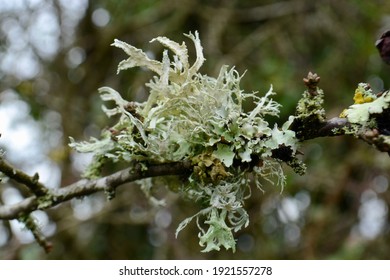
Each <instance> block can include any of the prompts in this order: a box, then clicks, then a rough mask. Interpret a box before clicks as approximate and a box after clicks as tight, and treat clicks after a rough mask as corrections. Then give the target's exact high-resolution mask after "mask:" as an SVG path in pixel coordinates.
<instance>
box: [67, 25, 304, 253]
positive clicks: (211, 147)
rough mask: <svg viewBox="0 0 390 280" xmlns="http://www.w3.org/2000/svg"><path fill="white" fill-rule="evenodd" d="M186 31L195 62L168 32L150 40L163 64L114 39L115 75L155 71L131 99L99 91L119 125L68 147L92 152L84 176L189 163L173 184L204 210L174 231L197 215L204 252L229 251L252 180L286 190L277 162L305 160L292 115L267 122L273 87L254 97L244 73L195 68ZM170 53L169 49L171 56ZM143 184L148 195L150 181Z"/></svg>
mask: <svg viewBox="0 0 390 280" xmlns="http://www.w3.org/2000/svg"><path fill="white" fill-rule="evenodd" d="M185 36H186V37H187V38H189V39H190V40H191V41H192V42H193V43H194V45H195V50H196V60H195V62H194V63H193V64H192V65H191V64H190V63H189V57H188V50H187V46H186V44H185V43H184V42H183V43H181V44H179V43H176V42H174V41H171V40H170V39H168V38H166V37H157V38H156V39H153V40H152V42H159V43H161V44H162V45H163V46H164V47H166V48H167V50H165V51H164V52H163V57H162V61H161V62H160V61H156V60H152V59H150V58H148V57H147V55H146V54H145V53H144V52H143V51H142V50H140V49H137V48H135V47H133V46H131V45H129V44H127V43H125V42H122V41H119V40H115V41H114V43H113V46H116V47H119V48H121V49H123V50H124V51H125V52H126V53H127V54H128V55H129V58H128V59H126V60H123V61H122V62H120V63H119V66H118V72H119V71H122V70H125V69H128V68H132V67H145V68H147V69H149V70H151V71H153V72H154V73H155V74H156V76H154V77H153V78H152V79H151V80H150V81H149V82H148V83H147V84H146V87H147V88H148V89H149V96H148V99H147V100H146V101H145V102H142V103H136V102H129V101H127V100H124V99H123V98H122V97H121V95H120V94H119V93H118V92H117V91H115V90H114V89H112V88H108V87H103V88H101V89H100V90H99V92H100V93H101V97H102V99H103V101H113V102H114V103H115V106H114V107H113V108H107V107H105V106H103V111H104V112H105V113H106V114H107V115H108V116H109V117H111V116H114V115H117V116H119V120H118V122H117V124H115V125H114V126H113V127H111V128H110V129H108V130H105V131H103V132H102V135H101V138H100V139H91V141H89V142H80V143H77V142H75V141H74V140H73V139H71V144H70V146H71V147H73V148H75V149H76V150H78V151H79V152H92V153H94V158H93V161H92V163H91V164H90V166H89V167H88V169H87V170H86V173H85V175H86V176H88V177H96V176H99V175H100V172H101V168H102V166H103V165H104V164H106V163H107V162H118V161H125V162H134V161H137V162H141V163H144V164H145V166H146V168H147V166H148V164H151V163H153V164H156V163H168V162H176V161H183V160H190V161H191V162H192V164H193V171H192V173H191V174H190V176H189V177H188V180H187V181H186V182H184V183H182V185H181V186H177V183H175V186H174V188H173V189H174V190H175V191H177V192H179V193H181V194H182V195H183V196H184V197H187V198H188V199H192V200H193V201H196V202H199V203H200V204H201V205H202V206H203V207H204V208H203V209H202V210H200V211H199V212H198V213H196V214H194V215H193V216H192V217H189V218H187V219H185V220H184V221H183V222H182V223H180V225H179V226H178V229H177V232H176V233H177V234H178V233H179V232H180V231H181V230H182V229H183V228H185V226H186V225H187V224H188V223H189V222H190V221H192V220H193V219H194V218H195V219H196V221H197V225H198V227H199V240H200V245H201V246H204V247H205V248H204V250H203V251H204V252H208V251H211V250H219V249H220V248H221V247H224V248H226V249H232V250H233V251H234V249H235V240H234V238H233V233H234V232H236V231H238V230H240V229H241V228H243V227H246V226H247V225H248V223H249V217H248V214H247V212H246V211H245V209H244V206H243V205H244V200H245V199H247V198H248V197H249V196H250V193H251V191H250V185H251V180H250V179H249V178H254V179H253V180H254V184H255V185H256V186H258V187H259V188H261V187H262V184H263V182H264V180H266V181H270V182H272V183H275V182H276V184H278V185H279V186H281V187H282V188H283V186H284V183H285V176H284V173H283V169H282V167H281V163H283V162H286V163H287V164H289V163H290V164H291V166H292V167H293V168H294V169H295V170H297V171H299V173H302V172H303V164H302V163H300V162H299V160H298V159H297V157H296V153H297V146H298V140H297V138H296V135H295V132H294V131H292V130H291V129H289V126H290V125H291V123H292V121H293V119H289V120H288V121H287V122H286V123H285V124H284V125H282V126H281V127H278V126H277V125H274V126H272V127H271V126H270V125H269V123H268V122H267V121H266V120H265V117H266V116H278V115H279V108H280V104H278V103H277V102H275V101H274V100H273V99H272V96H273V95H274V94H275V92H274V91H273V88H272V86H271V87H270V89H269V91H268V92H267V93H266V94H265V95H264V96H258V94H257V93H255V92H251V93H246V92H244V91H243V90H242V89H241V88H240V80H241V78H242V75H240V74H239V73H238V72H237V70H235V69H234V67H232V68H229V67H228V66H222V68H221V70H220V72H219V75H218V76H217V77H216V78H214V77H210V76H208V75H203V74H201V73H199V69H200V67H201V66H202V64H203V63H204V61H205V58H204V56H203V49H202V46H201V43H200V39H199V35H198V33H197V32H195V34H191V33H190V34H187V35H185ZM168 51H171V52H172V53H173V56H172V57H173V61H172V60H171V59H170V57H169V56H168ZM248 99H251V100H252V101H253V103H254V109H253V110H251V111H249V112H247V111H245V110H244V108H243V102H244V101H245V100H248ZM307 106H309V105H307ZM250 174H253V175H254V176H249V175H250ZM141 184H143V189H144V191H145V192H146V194H147V195H148V196H150V195H149V194H150V193H151V191H150V189H151V188H153V185H152V184H151V181H150V180H144V181H142V182H141ZM154 202H155V203H156V204H161V203H160V202H159V201H156V200H155V201H154Z"/></svg>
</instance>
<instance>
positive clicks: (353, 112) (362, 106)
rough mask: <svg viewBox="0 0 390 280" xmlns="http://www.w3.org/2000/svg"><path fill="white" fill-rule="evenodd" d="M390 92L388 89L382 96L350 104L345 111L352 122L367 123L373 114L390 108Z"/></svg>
mask: <svg viewBox="0 0 390 280" xmlns="http://www.w3.org/2000/svg"><path fill="white" fill-rule="evenodd" d="M389 104H390V93H389V92H388V91H386V92H385V93H383V94H382V95H381V96H380V97H378V98H376V97H375V99H374V98H372V99H371V101H370V102H364V103H356V104H353V105H351V106H349V108H348V109H346V110H345V111H344V115H345V117H346V118H347V119H348V121H349V122H350V123H354V124H361V125H365V124H367V123H368V122H369V121H370V119H371V116H372V115H374V114H380V113H382V112H383V110H384V109H387V108H389Z"/></svg>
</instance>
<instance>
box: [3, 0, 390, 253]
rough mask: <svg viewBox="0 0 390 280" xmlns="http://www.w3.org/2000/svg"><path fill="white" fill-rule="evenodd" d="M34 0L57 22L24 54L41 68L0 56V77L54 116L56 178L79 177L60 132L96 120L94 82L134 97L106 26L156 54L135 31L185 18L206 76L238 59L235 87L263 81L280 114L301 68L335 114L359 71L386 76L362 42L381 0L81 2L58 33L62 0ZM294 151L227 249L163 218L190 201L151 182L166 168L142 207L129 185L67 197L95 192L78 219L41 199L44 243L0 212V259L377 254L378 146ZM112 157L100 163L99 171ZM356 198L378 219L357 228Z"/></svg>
mask: <svg viewBox="0 0 390 280" xmlns="http://www.w3.org/2000/svg"><path fill="white" fill-rule="evenodd" d="M62 2H63V3H62ZM42 3H44V4H42V5H41V6H35V7H34V8H33V9H31V10H30V11H28V12H27V13H26V17H27V18H28V17H30V20H34V15H36V13H37V11H39V9H41V8H42V7H43V6H44V5H51V7H52V8H53V11H54V14H55V16H56V20H57V21H58V22H59V23H60V25H59V26H60V27H61V29H60V30H61V33H60V35H59V42H60V48H59V49H58V51H57V52H56V53H55V54H54V55H53V56H51V57H49V58H43V57H42V55H40V54H39V52H37V53H36V55H37V61H38V63H39V64H40V66H41V70H40V71H39V73H38V74H37V75H35V76H34V77H33V78H31V79H26V80H25V79H20V78H18V77H17V76H15V75H12V74H9V73H8V72H7V71H4V69H3V70H2V72H1V73H0V75H1V83H0V90H1V91H4V90H6V89H10V88H11V89H14V90H15V91H16V92H17V93H18V95H19V96H20V98H22V99H23V100H25V101H26V102H28V104H30V106H31V115H32V116H33V117H34V118H35V119H36V120H38V121H40V122H41V121H42V122H43V119H44V116H45V115H46V113H47V112H48V111H49V110H51V111H55V112H57V113H59V114H60V115H61V131H62V138H61V139H62V142H61V143H59V144H58V145H57V146H56V147H54V148H52V149H51V150H50V152H49V155H50V157H51V158H52V159H53V160H54V161H55V162H56V163H57V164H58V165H59V166H60V167H61V172H62V177H61V185H66V184H69V183H71V182H73V181H75V180H77V179H78V178H79V176H80V174H79V172H76V171H75V170H74V167H73V166H72V157H73V154H72V153H73V152H72V151H71V150H70V149H69V148H68V137H69V136H72V137H73V138H75V139H76V140H85V139H88V138H89V137H90V136H97V135H98V133H99V130H100V129H101V128H104V127H107V126H109V125H110V120H109V119H107V118H106V116H105V115H104V114H103V113H102V111H101V109H100V107H101V104H102V103H101V101H100V99H99V96H98V93H97V89H98V88H99V87H101V86H110V87H112V88H115V89H116V90H118V91H119V92H121V93H126V96H124V97H125V98H127V99H128V100H136V101H143V100H145V88H144V87H143V85H144V83H145V82H147V81H148V80H149V79H150V77H151V75H150V73H148V72H143V71H140V70H139V69H133V70H128V71H125V72H121V73H120V75H116V68H117V64H118V63H119V61H121V60H123V59H124V58H125V56H124V54H123V53H122V52H121V51H120V50H117V49H116V48H113V47H110V44H111V43H112V42H113V40H114V38H118V39H120V40H122V41H125V42H128V43H130V44H132V45H134V46H136V47H138V48H141V49H143V50H149V51H150V53H155V54H160V53H162V48H161V46H160V45H159V44H149V40H151V39H152V38H155V37H157V36H160V35H161V36H166V37H168V38H171V39H172V40H175V41H178V42H181V41H182V40H183V33H188V32H189V31H195V30H198V31H199V34H200V38H201V40H202V45H203V47H204V53H205V57H206V59H207V60H206V62H205V64H204V66H203V67H202V69H201V72H203V73H206V74H209V75H212V76H216V75H217V74H218V72H219V69H220V67H221V65H223V64H229V65H235V66H236V69H237V70H238V71H239V72H240V73H244V72H245V71H247V72H246V74H245V76H244V78H243V79H242V83H241V86H242V88H243V89H244V90H245V91H252V90H253V91H259V92H260V93H265V92H267V90H268V89H269V85H270V84H273V87H274V91H276V92H277V93H278V95H277V96H276V99H277V101H278V102H280V103H281V104H282V105H283V108H282V109H281V112H282V116H281V120H283V121H285V120H287V118H288V116H289V115H290V114H293V112H294V108H295V105H296V102H297V101H298V99H299V98H300V96H301V94H302V92H303V91H304V85H303V83H302V78H303V77H304V76H306V74H307V72H308V71H314V72H316V73H318V74H319V75H320V76H321V82H320V87H321V88H322V89H323V90H324V91H325V96H326V100H325V103H326V104H325V106H326V109H327V115H328V117H335V116H338V114H339V113H340V112H341V111H342V109H343V108H345V107H347V106H348V105H350V104H351V103H352V97H353V93H354V89H355V88H356V87H357V84H358V83H359V82H368V83H370V84H371V85H372V87H373V88H374V90H381V89H383V88H389V87H390V67H389V66H387V65H384V63H383V62H382V61H381V60H380V58H379V56H378V54H377V50H376V49H375V46H374V43H375V40H376V39H377V38H378V37H379V35H380V34H381V32H382V31H384V30H386V29H388V28H390V3H389V2H388V1H384V0H374V1H359V0H347V1H336V0H322V1H311V0H290V1H266V0H263V1H255V0H252V1H251V0H246V1H224V0H220V1H217V0H216V1H205V0H203V1H196V0H182V1H179V0H165V1H154V0H148V1H144V0H142V1H141V0H133V1H114V0H111V1H103V0H98V1H90V2H89V4H88V8H87V9H86V11H85V14H84V16H83V17H82V19H81V21H80V22H79V23H78V24H77V26H76V27H75V29H74V30H75V33H74V34H73V36H72V37H73V39H72V40H71V41H70V42H69V41H66V40H65V38H67V37H66V36H65V35H64V34H65V32H67V31H68V32H69V29H68V28H69V27H68V26H66V24H65V22H64V21H63V16H64V14H63V10H64V8H63V7H64V5H66V1H59V0H47V1H42ZM99 8H102V9H104V10H106V11H107V12H108V13H109V15H110V21H109V22H108V24H107V25H105V26H103V27H99V26H97V25H96V24H94V23H93V20H92V19H93V14H94V12H96V9H99ZM0 13H2V14H1V17H0V18H1V20H0V24H2V26H4V22H5V21H6V19H10V18H11V19H12V18H14V19H15V20H20V17H19V16H18V15H17V13H16V12H15V13H14V12H13V11H7V10H3V11H1V10H0ZM19 15H20V14H19ZM95 16H96V14H95ZM22 26H23V24H22ZM24 27H25V28H27V26H26V25H24ZM6 34H7V30H6V28H2V29H1V31H0V40H1V41H0V47H1V49H2V51H4V50H5V49H7V47H9V44H8V43H7V39H6V38H7V37H6ZM30 43H31V42H29V41H28V40H27V41H26V44H27V45H29V44H30ZM42 44H43V45H44V44H45V41H44V40H42ZM188 45H189V46H190V44H188ZM73 47H79V48H81V49H82V50H83V52H84V54H85V58H84V60H83V62H82V63H81V64H79V65H77V66H76V67H74V66H70V65H69V63H67V61H68V57H69V51H70V50H72V48H73ZM192 51H194V50H192ZM190 57H194V56H190ZM159 59H160V58H159ZM15 63H17V62H15ZM0 94H2V93H0ZM249 106H251V104H248V108H249ZM0 121H1V120H0ZM271 121H272V120H271ZM1 133H2V134H4V133H6V131H1ZM0 140H1V138H0ZM40 144H41V145H45V143H40ZM0 145H1V143H0ZM302 152H303V154H304V155H303V156H302V159H303V160H304V162H305V163H306V164H307V166H308V169H307V174H306V175H305V176H298V175H295V174H294V173H293V172H291V171H290V170H289V169H288V168H286V172H287V173H286V174H287V187H286V188H285V189H284V191H283V192H282V193H280V190H279V189H277V188H275V187H274V186H272V185H266V186H265V193H261V192H259V191H255V190H254V191H253V195H252V197H251V199H250V200H249V201H247V204H246V205H245V207H246V209H247V211H248V213H249V216H250V221H251V222H250V225H249V227H248V228H246V229H245V230H244V231H242V232H240V233H238V234H237V236H236V238H237V239H238V247H237V252H236V253H235V254H233V253H232V252H231V251H228V252H225V251H220V252H212V253H200V249H201V248H200V247H199V245H198V238H197V236H196V235H195V234H194V233H195V232H196V229H195V227H196V225H192V227H193V228H192V229H191V228H190V227H191V226H189V227H188V228H186V229H185V230H184V231H182V232H181V233H180V235H179V236H178V238H177V239H175V230H176V227H177V225H178V224H179V223H180V221H182V220H183V219H184V218H186V217H188V216H191V215H192V214H194V213H196V212H197V211H198V208H197V206H196V205H193V204H191V203H189V202H186V201H184V200H182V199H180V198H178V197H177V196H176V195H174V194H173V193H169V191H167V189H166V188H165V185H166V184H167V182H169V181H170V179H169V178H165V179H163V180H162V181H161V186H160V187H159V189H158V191H157V193H156V195H157V196H160V195H161V196H162V195H167V194H168V198H169V199H168V206H167V208H166V209H160V210H156V209H153V208H152V207H151V206H150V205H148V202H147V199H146V198H145V197H144V195H143V193H142V192H141V190H140V189H139V188H138V186H137V185H136V184H129V185H126V186H123V187H121V188H120V189H119V190H118V193H117V197H116V198H115V199H114V200H112V201H110V202H105V201H104V200H105V197H104V194H97V195H94V196H91V197H88V198H84V199H83V200H80V201H79V202H76V203H88V204H89V205H92V206H93V205H96V204H99V203H100V204H102V205H103V206H102V209H99V211H95V212H94V214H93V215H90V217H88V219H78V218H76V216H77V215H76V216H75V215H74V213H75V211H77V207H75V203H66V204H64V205H62V206H60V207H57V208H56V209H52V210H50V211H49V212H48V214H49V217H50V220H51V221H52V222H54V223H56V231H55V233H54V235H53V236H52V237H50V240H51V241H52V242H53V243H54V249H53V252H52V253H50V254H49V255H46V254H45V253H44V252H43V250H41V249H40V248H39V247H38V245H37V244H35V243H31V244H22V243H21V242H20V240H18V238H17V237H16V236H14V235H12V234H11V232H12V230H11V226H10V224H9V223H8V222H1V223H2V225H3V227H4V228H5V229H6V230H7V231H8V235H7V236H8V240H7V243H5V244H4V245H2V247H0V258H3V259H26V258H32V259H334V258H336V259H388V258H390V248H389V244H390V242H389V241H390V234H389V215H388V205H389V202H390V195H389V193H388V191H386V190H387V188H388V180H389V170H390V160H389V157H388V155H387V154H383V153H380V152H378V151H376V150H374V149H373V148H372V147H369V146H368V145H367V144H365V143H361V142H359V141H358V140H356V139H352V138H348V137H337V138H327V139H315V140H311V141H308V142H306V143H304V144H303V146H302ZM121 167H123V166H112V167H110V168H107V170H105V172H107V173H109V172H110V171H113V170H117V169H118V168H121ZM16 187H17V186H16ZM0 192H1V188H0ZM370 199H373V201H374V200H376V201H377V202H378V201H380V203H382V204H381V205H383V207H384V213H385V215H384V216H383V217H381V218H382V221H384V224H383V226H382V228H381V230H380V231H379V233H378V234H377V235H376V236H375V237H374V238H366V237H364V236H363V235H362V234H361V230H359V229H360V228H359V226H360V227H361V226H362V223H361V221H362V219H363V216H364V211H363V210H364V209H363V204H364V202H365V201H367V200H370ZM102 201H103V203H101V202H102ZM374 212H375V210H374ZM382 212H383V211H382ZM376 218H377V217H374V218H373V219H376ZM373 222H375V221H373Z"/></svg>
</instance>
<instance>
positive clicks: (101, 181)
mask: <svg viewBox="0 0 390 280" xmlns="http://www.w3.org/2000/svg"><path fill="white" fill-rule="evenodd" d="M191 168H192V165H191V162H190V161H181V162H173V163H165V164H154V165H149V166H148V167H147V169H146V170H143V168H142V165H141V164H140V163H136V164H134V167H129V168H126V169H123V170H120V171H118V172H116V173H114V174H111V175H108V176H105V177H102V178H98V179H94V180H88V179H82V180H79V181H77V182H75V183H73V184H70V185H68V186H65V187H63V188H59V189H54V190H49V189H47V193H46V194H45V195H44V196H39V197H38V196H36V195H35V196H31V197H28V198H26V199H24V200H23V201H21V202H19V203H16V204H13V205H3V206H0V219H3V220H12V219H17V218H19V217H21V216H23V215H26V214H29V213H31V212H33V211H34V210H37V209H47V208H51V207H53V206H55V205H57V204H60V203H62V202H64V201H68V200H70V199H72V198H75V197H82V196H86V195H90V194H92V193H96V192H99V191H104V190H107V189H115V188H117V187H119V186H120V185H123V184H125V183H128V182H133V181H136V180H140V179H144V178H150V177H156V176H166V175H183V174H189V173H190V172H191ZM14 179H15V180H16V181H18V180H19V179H20V178H19V177H14ZM24 182H25V183H26V184H32V183H33V181H32V178H30V180H25V181H24ZM29 186H30V187H31V185H29Z"/></svg>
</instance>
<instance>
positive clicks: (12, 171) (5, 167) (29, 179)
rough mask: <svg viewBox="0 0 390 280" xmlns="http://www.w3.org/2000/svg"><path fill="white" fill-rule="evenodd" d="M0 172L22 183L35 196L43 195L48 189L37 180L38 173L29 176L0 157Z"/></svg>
mask: <svg viewBox="0 0 390 280" xmlns="http://www.w3.org/2000/svg"><path fill="white" fill-rule="evenodd" d="M0 172H2V173H4V174H5V175H6V176H8V177H9V178H11V179H14V180H15V181H17V182H19V183H22V184H24V185H25V186H26V187H27V188H28V189H29V190H30V191H31V192H32V193H33V194H35V195H36V196H44V195H46V194H47V193H48V192H49V190H48V189H47V188H46V187H45V186H44V185H43V184H42V183H40V182H39V176H38V173H35V174H34V176H30V175H28V174H26V173H24V172H23V171H21V170H19V169H16V168H15V167H13V166H11V165H10V164H9V163H7V162H6V161H5V160H4V159H1V158H0Z"/></svg>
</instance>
